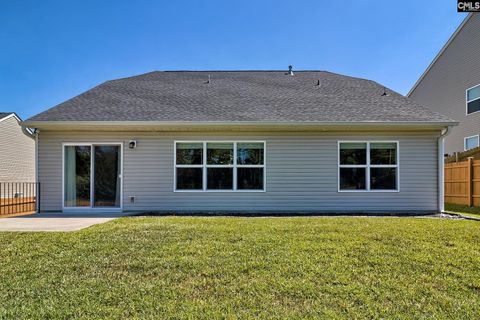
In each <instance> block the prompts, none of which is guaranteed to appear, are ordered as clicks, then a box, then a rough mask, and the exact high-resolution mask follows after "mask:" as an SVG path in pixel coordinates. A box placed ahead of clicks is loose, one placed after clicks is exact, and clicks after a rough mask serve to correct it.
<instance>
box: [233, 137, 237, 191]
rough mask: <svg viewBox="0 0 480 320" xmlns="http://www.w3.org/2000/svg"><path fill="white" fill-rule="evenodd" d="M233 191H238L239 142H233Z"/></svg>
mask: <svg viewBox="0 0 480 320" xmlns="http://www.w3.org/2000/svg"><path fill="white" fill-rule="evenodd" d="M233 191H237V142H234V143H233Z"/></svg>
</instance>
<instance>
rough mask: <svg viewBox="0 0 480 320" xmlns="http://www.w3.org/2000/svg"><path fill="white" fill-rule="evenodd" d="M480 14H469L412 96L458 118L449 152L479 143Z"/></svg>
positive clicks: (447, 141) (449, 140)
mask: <svg viewBox="0 0 480 320" xmlns="http://www.w3.org/2000/svg"><path fill="white" fill-rule="evenodd" d="M479 57H480V14H477V13H471V14H469V15H468V16H467V17H466V18H465V20H464V21H463V22H462V24H461V25H460V26H459V27H458V29H457V31H455V33H454V34H453V35H452V37H451V38H450V39H449V40H448V42H447V43H446V44H445V46H444V47H443V48H442V50H440V53H438V55H437V56H436V57H435V59H434V60H433V62H432V63H431V64H430V65H429V66H428V68H427V70H426V71H425V72H424V73H423V75H422V76H421V77H420V79H419V80H418V81H417V82H416V83H415V85H414V86H413V88H412V89H411V90H410V92H409V93H408V96H409V97H410V98H412V99H414V100H415V101H417V102H419V103H421V104H423V105H425V106H427V107H429V108H430V109H432V110H434V111H437V112H440V113H442V114H445V115H447V116H448V117H450V118H452V119H455V120H458V121H459V123H460V124H459V126H458V127H455V128H453V130H452V131H451V132H450V134H449V135H448V136H447V137H446V138H445V151H446V152H447V153H449V154H452V153H454V152H459V151H464V150H468V149H472V148H475V147H478V146H479V135H480V63H479Z"/></svg>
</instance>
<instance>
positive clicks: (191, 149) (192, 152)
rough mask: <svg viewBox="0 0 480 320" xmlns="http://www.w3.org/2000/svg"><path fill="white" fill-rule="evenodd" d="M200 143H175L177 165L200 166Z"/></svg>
mask: <svg viewBox="0 0 480 320" xmlns="http://www.w3.org/2000/svg"><path fill="white" fill-rule="evenodd" d="M202 163H203V144H202V143H177V164H202Z"/></svg>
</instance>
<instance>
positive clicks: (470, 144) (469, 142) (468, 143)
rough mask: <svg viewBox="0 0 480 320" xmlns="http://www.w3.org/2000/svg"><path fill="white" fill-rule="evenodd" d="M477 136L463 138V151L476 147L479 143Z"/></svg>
mask: <svg viewBox="0 0 480 320" xmlns="http://www.w3.org/2000/svg"><path fill="white" fill-rule="evenodd" d="M478 138H479V136H478V135H476V136H471V137H466V138H465V151H466V150H470V149H473V148H476V147H478V145H479V141H478V140H479V139H478Z"/></svg>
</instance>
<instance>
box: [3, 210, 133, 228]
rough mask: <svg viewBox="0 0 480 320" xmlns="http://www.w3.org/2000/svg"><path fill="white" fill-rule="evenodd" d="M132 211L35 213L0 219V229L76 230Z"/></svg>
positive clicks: (126, 214)
mask: <svg viewBox="0 0 480 320" xmlns="http://www.w3.org/2000/svg"><path fill="white" fill-rule="evenodd" d="M131 214H132V213H37V214H31V215H25V216H16V217H6V218H3V219H0V231H76V230H81V229H84V228H88V227H90V226H93V225H95V224H100V223H105V222H108V221H111V220H114V219H117V218H120V217H124V216H128V215H131Z"/></svg>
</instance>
